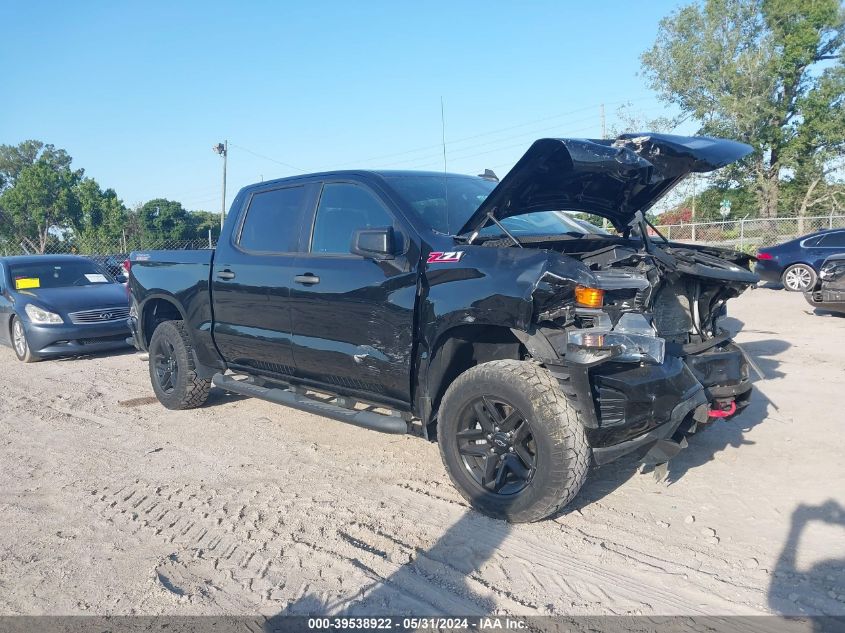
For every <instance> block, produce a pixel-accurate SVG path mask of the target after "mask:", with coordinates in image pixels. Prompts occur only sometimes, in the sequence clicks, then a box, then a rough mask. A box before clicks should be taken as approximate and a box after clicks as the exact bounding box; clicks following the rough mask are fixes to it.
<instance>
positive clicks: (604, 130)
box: [599, 103, 607, 138]
mask: <svg viewBox="0 0 845 633" xmlns="http://www.w3.org/2000/svg"><path fill="white" fill-rule="evenodd" d="M599 116H600V117H601V137H602V138H607V127H606V126H605V121H604V104H603V103H602V104H601V107H600V109H599Z"/></svg>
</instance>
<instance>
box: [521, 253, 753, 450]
mask: <svg viewBox="0 0 845 633" xmlns="http://www.w3.org/2000/svg"><path fill="white" fill-rule="evenodd" d="M580 259H581V261H582V263H584V264H585V265H587V266H588V267H589V268H590V271H591V273H592V274H593V276H594V278H595V282H594V286H595V287H594V288H590V289H585V290H580V288H579V286H577V285H576V286H575V287H574V288H573V287H572V282H571V281H569V280H567V279H566V278H565V277H562V276H560V275H558V274H555V273H554V272H551V271H549V272H546V273H545V274H544V275H543V277H542V279H541V280H540V283H538V285H537V290H536V291H535V295H534V300H535V308H536V316H537V326H538V329H539V331H540V332H542V334H544V335H545V337H546V338H547V339H548V341H549V342H550V344H551V346H552V347H553V348H554V350H555V352H556V353H557V356H558V361H556V362H555V361H552V362H548V363H547V366H548V367H549V369H550V371H551V372H552V373H553V374H554V375H555V376H556V377H557V378H558V380H559V381H560V383H561V385H562V386H563V387H564V388H565V389H566V391H567V394H568V395H569V397H570V399H572V400H574V401H576V402H577V404H578V407H579V409H580V413H581V416H582V420H583V422H584V425H585V427H586V429H587V435H588V439H589V441H590V445H591V446H592V447H593V454H594V457H595V461H596V462H597V463H599V464H603V463H607V462H609V461H612V460H614V459H616V458H618V457H621V456H622V455H625V454H628V453H631V452H634V451H638V450H643V451H647V453H646V455H645V457H644V461H645V463H647V464H651V465H656V464H661V463H665V462H666V461H667V460H668V459H670V458H671V457H673V456H674V455H675V454H676V453H677V452H678V451H679V450H681V448H683V447H684V446H685V445H686V441H685V439H684V438H685V436H686V435H688V434H691V433H694V432H695V431H696V430H697V428H698V427H699V426H700V425H703V424H707V423H709V422H712V421H714V420H716V419H719V418H726V417H730V416H732V415H735V414H736V413H737V412H739V411H741V410H742V409H743V408H744V407H745V406H747V404H748V402H749V399H750V396H751V382H750V377H749V364H748V361H747V360H746V358H745V356H744V354H743V352H742V350H741V349H740V348H739V347H738V346H737V345H736V344H735V343H734V342H733V341H732V340H731V335H730V334H729V333H728V332H727V331H725V330H724V329H723V328H722V326H721V324H720V321H721V318H722V317H723V316H724V315H725V314H726V310H725V305H726V303H727V301H728V300H729V299H731V298H733V297H736V296H738V295H739V294H740V293H742V292H743V291H744V290H745V289H747V288H748V287H749V286H751V285H752V284H754V283H756V280H757V278H756V276H755V275H754V274H753V273H751V272H750V271H749V270H748V268H747V262H743V256H741V255H739V254H731V253H729V252H720V253H719V254H714V253H713V251H711V252H709V253H708V252H705V251H702V250H701V249H697V248H695V247H691V246H683V245H670V244H661V245H655V244H651V245H650V247H649V248H647V249H644V248H635V247H634V246H629V247H623V246H620V245H615V246H614V247H613V248H612V250H611V251H604V252H598V253H596V252H594V253H590V254H587V255H586V256H582V257H581V258H580ZM552 268H554V266H552ZM579 290H580V292H579Z"/></svg>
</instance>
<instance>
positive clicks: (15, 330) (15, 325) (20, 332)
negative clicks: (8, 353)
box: [9, 315, 41, 363]
mask: <svg viewBox="0 0 845 633" xmlns="http://www.w3.org/2000/svg"><path fill="white" fill-rule="evenodd" d="M9 333H10V334H11V337H12V349H13V350H15V356H17V357H18V360H19V361H21V362H22V363H36V362H38V361H39V360H41V358H40V357H39V356H37V355H35V354H33V353H32V349H31V348H30V347H29V341H28V340H27V338H26V329H25V328H24V326H23V321H21V320H20V318H19V317H18V316H17V315H15V316H13V317H12V323H11V324H10V326H9Z"/></svg>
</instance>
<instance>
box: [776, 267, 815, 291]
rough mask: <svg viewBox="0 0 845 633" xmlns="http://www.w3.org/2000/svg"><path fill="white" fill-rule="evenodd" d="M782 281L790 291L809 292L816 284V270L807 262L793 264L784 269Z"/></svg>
mask: <svg viewBox="0 0 845 633" xmlns="http://www.w3.org/2000/svg"><path fill="white" fill-rule="evenodd" d="M781 282H782V283H783V287H784V288H786V289H787V290H789V291H790V292H809V291H810V290H812V289H813V288H814V287H815V285H816V271H815V270H813V268H812V267H811V266H808V265H807V264H792V266H787V268H786V270H784V271H783V275H782V276H781Z"/></svg>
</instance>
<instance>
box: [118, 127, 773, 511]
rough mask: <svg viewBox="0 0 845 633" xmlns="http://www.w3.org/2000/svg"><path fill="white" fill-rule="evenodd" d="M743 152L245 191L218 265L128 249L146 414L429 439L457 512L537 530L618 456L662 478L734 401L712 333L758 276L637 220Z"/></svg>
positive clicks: (576, 142) (736, 256) (322, 178)
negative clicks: (257, 407) (215, 411)
mask: <svg viewBox="0 0 845 633" xmlns="http://www.w3.org/2000/svg"><path fill="white" fill-rule="evenodd" d="M750 151H751V148H750V147H748V146H747V145H743V144H741V143H736V142H733V141H727V140H721V139H714V138H706V137H679V136H668V135H658V134H630V135H623V136H620V137H619V138H617V139H615V140H585V139H541V140H539V141H536V142H535V143H534V144H533V145H532V146H531V148H530V149H529V150H528V152H527V153H526V154H525V155H524V156H523V157H522V158H521V159H520V161H519V162H518V163H517V164H516V165H515V166H514V168H513V169H512V170H511V171H510V172H509V173H508V174H507V176H505V177H504V178H503V179H502V181H501V182H498V183H497V182H496V181H495V179H494V178H490V177H486V178H485V177H469V176H461V175H453V174H444V173H425V172H396V171H378V172H374V171H342V172H331V173H321V174H313V175H305V176H297V177H294V178H285V179H281V180H274V181H271V182H262V183H260V184H255V185H251V186H248V187H245V188H244V189H242V190H241V191H240V192H239V193H238V195H237V197H236V198H235V200H234V202H233V204H232V207H231V212H230V213H229V216H228V218H227V220H226V224H225V227H224V231H223V235H222V237H221V239H220V241H219V244H218V245H217V249H216V250H215V251H211V250H204V251H154V252H140V253H134V254H133V255H132V257H131V273H130V279H129V288H130V290H131V305H130V310H131V312H130V319H129V321H130V327H131V329H132V331H133V334H134V339H135V343H136V346H137V347H138V348H139V349H141V350H148V351H149V369H150V377H151V380H152V385H153V389H154V390H155V393H156V395H157V396H158V399H159V400H160V401H161V403H162V404H163V405H164V406H165V407H168V408H171V409H183V408H190V407H197V406H200V405H202V404H203V403H204V402H205V400H206V397H207V395H208V392H209V389H211V387H212V385H216V386H218V387H221V388H223V389H226V390H229V391H231V392H235V393H239V394H245V395H248V396H255V397H258V398H264V399H266V400H270V401H273V402H277V403H280V404H283V405H287V406H290V407H294V408H297V409H302V410H305V411H310V412H312V413H317V414H319V415H323V416H326V417H330V418H334V419H337V420H340V421H342V422H347V423H351V424H355V425H358V426H363V427H368V428H372V429H376V430H379V431H385V432H389V433H406V432H415V433H418V434H419V435H422V436H424V437H425V438H431V439H434V438H436V439H437V441H438V443H439V446H440V451H441V455H442V457H443V461H444V463H445V466H446V469H447V471H448V472H449V474H450V476H451V478H452V481H453V482H454V484H455V485H456V486H457V488H458V489H459V490H460V491H461V493H462V494H463V495H464V496H465V497H466V498H467V499H468V500H469V501H470V502H471V503H472V504H473V505H474V506H475V507H476V508H478V509H479V510H481V511H482V512H485V513H487V514H489V515H491V516H495V517H501V518H505V519H508V520H510V521H533V520H538V519H541V518H543V517H547V516H549V515H551V514H553V513H555V512H556V511H557V510H558V509H560V508H561V507H563V506H564V505H565V504H566V503H568V502H569V501H570V500H571V499H572V498H573V497H574V496H575V495H576V494H577V493H578V490H579V489H580V487H581V485H582V484H583V483H584V480H585V478H586V476H587V470H588V468H589V466H590V465H591V464H603V463H606V462H608V461H611V460H613V459H616V458H617V457H620V456H622V455H625V454H627V453H631V452H634V451H638V452H639V453H640V454H641V455H642V456H643V459H644V460H645V462H646V463H650V464H654V465H657V466H659V465H663V464H665V462H666V461H667V460H668V459H669V458H671V457H672V456H673V455H674V454H675V453H677V452H678V450H680V448H681V447H683V446H685V445H686V436H687V435H689V434H691V433H693V432H694V431H695V430H696V429H697V428H699V427H701V426H702V425H706V424H707V423H708V422H712V421H714V419H716V418H725V417H729V416H731V415H734V414H735V413H736V412H738V411H739V410H741V409H742V408H743V407H744V406H745V405H746V404H748V400H749V397H750V395H751V384H750V381H749V375H748V361H747V359H746V358H745V356H744V354H743V352H742V350H741V349H740V348H739V347H737V346H736V345H735V344H734V343H733V342H732V341H731V338H730V335H729V334H728V333H727V332H725V331H723V330H722V328H721V327H720V325H719V319H720V317H722V316H723V315H724V314H725V303H726V301H728V300H729V299H731V298H733V297H736V296H738V295H739V294H740V293H742V292H743V291H744V290H745V289H746V288H748V287H749V286H751V285H753V284H755V283H756V282H757V280H758V279H757V277H756V275H754V274H753V273H752V272H750V270H749V265H750V262H751V261H752V260H753V258H752V257H750V256H748V255H743V254H740V253H736V252H731V251H726V250H721V249H716V248H708V247H702V246H693V245H688V244H678V243H672V242H667V241H666V240H664V239H663V238H662V237H660V236H659V233H657V232H656V231H655V230H654V228H653V227H651V226H650V225H648V223H647V222H646V220H645V218H644V215H643V214H644V212H645V210H646V209H648V208H649V207H651V206H652V205H653V204H654V203H655V201H656V200H658V199H659V198H660V197H661V196H663V195H664V194H665V193H666V192H667V191H669V190H670V189H671V188H672V187H673V186H674V185H675V184H676V183H678V182H679V181H680V180H681V179H683V178H684V177H685V176H687V175H688V174H690V173H692V172H707V171H711V170H714V169H717V168H719V167H722V166H723V165H726V164H728V163H730V162H732V161H735V160H737V159H739V158H741V157H743V156H745V155H746V154H747V153H749V152H750ZM573 212H579V213H587V214H592V215H594V216H601V217H603V218H606V219H607V220H609V222H610V224H611V225H612V226H613V228H614V231H613V232H610V231H605V230H603V229H601V228H599V227H597V226H593V225H591V224H589V223H587V222H585V221H583V216H582V217H581V218H576V217H574V216H573Z"/></svg>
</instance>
